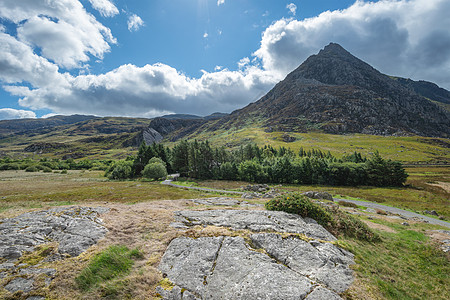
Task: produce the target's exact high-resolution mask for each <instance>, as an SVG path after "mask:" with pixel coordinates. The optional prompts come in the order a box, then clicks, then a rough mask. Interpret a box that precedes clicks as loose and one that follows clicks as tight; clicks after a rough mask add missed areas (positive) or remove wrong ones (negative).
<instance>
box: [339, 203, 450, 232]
mask: <svg viewBox="0 0 450 300" xmlns="http://www.w3.org/2000/svg"><path fill="white" fill-rule="evenodd" d="M333 200H334V201H345V202H350V203H354V204H356V205H360V206H364V207H370V208H373V209H381V210H384V211H387V212H390V213H393V214H399V215H401V216H404V217H406V218H419V219H422V220H424V221H427V222H428V223H430V224H434V225H441V226H445V227H448V228H450V223H449V222H446V221H442V220H438V219H434V218H431V217H427V216H424V215H420V214H416V213H414V212H411V211H407V210H403V209H400V208H396V207H392V206H386V205H382V204H378V203H374V202H368V201H358V200H348V199H340V198H333Z"/></svg>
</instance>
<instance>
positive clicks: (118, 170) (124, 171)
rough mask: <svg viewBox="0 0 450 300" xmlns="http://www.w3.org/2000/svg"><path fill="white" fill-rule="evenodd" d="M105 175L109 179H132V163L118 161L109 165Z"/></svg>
mask: <svg viewBox="0 0 450 300" xmlns="http://www.w3.org/2000/svg"><path fill="white" fill-rule="evenodd" d="M105 175H106V176H107V177H108V178H109V179H127V178H131V177H133V162H131V161H125V160H119V161H116V162H115V163H114V164H113V165H111V166H110V167H109V168H108V170H107V171H106V173H105Z"/></svg>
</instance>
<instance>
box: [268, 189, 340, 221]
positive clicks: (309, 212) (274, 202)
mask: <svg viewBox="0 0 450 300" xmlns="http://www.w3.org/2000/svg"><path fill="white" fill-rule="evenodd" d="M265 207H266V209H268V210H276V211H285V212H288V213H293V214H298V215H300V216H302V217H309V218H312V219H314V220H316V221H317V223H319V224H321V225H324V226H328V224H329V223H330V222H331V221H332V217H331V214H330V213H329V212H328V211H326V210H325V209H324V208H323V207H322V206H320V205H319V204H315V203H313V202H312V201H311V200H310V199H309V198H308V197H306V196H303V195H301V194H300V193H289V194H285V195H281V196H278V197H276V198H273V199H271V200H269V201H268V202H266V204H265Z"/></svg>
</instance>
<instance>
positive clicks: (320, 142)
mask: <svg viewBox="0 0 450 300" xmlns="http://www.w3.org/2000/svg"><path fill="white" fill-rule="evenodd" d="M284 134H286V133H284V132H265V131H264V129H263V128H261V127H257V126H254V125H253V126H252V127H245V128H241V129H237V130H223V129H220V130H217V131H213V132H211V131H203V132H200V133H195V135H192V136H190V137H189V138H196V139H199V140H206V139H208V140H209V141H210V142H211V143H213V144H214V145H218V146H222V145H226V146H228V147H230V146H231V147H239V146H240V145H241V144H247V143H256V144H257V145H259V146H264V145H271V146H273V147H279V146H283V147H287V148H290V149H292V150H294V151H295V152H298V150H299V149H300V147H303V149H304V150H306V151H307V150H311V149H320V150H322V151H325V152H326V151H330V152H331V154H333V155H335V156H337V157H341V156H343V155H345V154H351V153H353V152H355V151H357V152H360V153H362V154H363V155H365V156H370V155H371V154H372V153H374V152H376V151H378V152H379V153H380V154H381V156H383V157H384V158H387V159H393V160H399V161H402V162H419V161H420V162H427V161H447V162H448V161H450V151H449V149H448V148H444V147H443V146H441V145H438V144H436V143H435V142H434V140H433V139H432V138H426V137H418V136H412V137H398V136H375V135H366V134H346V135H336V134H326V133H320V132H308V133H294V132H289V133H287V134H288V135H290V136H292V137H295V138H296V140H295V141H294V142H291V143H286V142H284V141H283V138H282V136H283V135H284ZM440 140H443V141H445V142H447V143H449V142H450V140H449V139H444V138H441V139H440Z"/></svg>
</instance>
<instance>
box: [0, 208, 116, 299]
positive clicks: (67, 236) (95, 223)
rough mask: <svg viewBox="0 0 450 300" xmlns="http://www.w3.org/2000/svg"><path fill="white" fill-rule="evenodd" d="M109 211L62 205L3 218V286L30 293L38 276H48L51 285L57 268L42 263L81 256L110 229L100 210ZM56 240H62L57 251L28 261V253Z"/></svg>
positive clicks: (0, 226) (0, 245)
mask: <svg viewBox="0 0 450 300" xmlns="http://www.w3.org/2000/svg"><path fill="white" fill-rule="evenodd" d="M107 211H108V209H107V208H89V207H69V208H67V207H66V208H62V207H60V208H54V209H49V210H44V211H34V212H29V213H25V214H22V215H20V216H17V217H15V218H9V219H0V261H2V263H0V288H1V287H3V288H4V289H6V290H7V291H9V292H11V293H15V292H17V291H22V292H25V293H27V292H30V291H32V290H34V289H36V288H38V286H36V281H35V279H36V278H38V277H39V278H42V277H44V280H43V283H44V285H45V286H48V285H50V283H51V281H52V279H53V278H54V277H55V275H56V270H55V269H52V268H42V267H40V264H41V263H42V262H44V263H45V262H49V261H54V260H59V259H63V258H64V257H66V256H78V255H80V254H81V253H82V252H84V251H86V250H87V249H88V248H89V247H90V246H92V245H93V244H95V243H97V241H98V240H99V239H101V238H102V237H103V236H104V235H105V234H106V232H107V229H106V228H105V227H104V226H103V225H102V220H101V219H100V218H99V214H102V213H105V212H107ZM54 242H57V244H58V247H57V251H56V249H53V248H49V249H48V253H46V252H41V253H40V254H39V257H40V261H38V262H33V263H32V264H28V263H27V260H26V257H25V256H24V255H32V253H34V252H36V251H39V250H40V251H44V250H42V249H43V248H41V247H45V246H44V245H45V244H49V243H54ZM44 249H45V248H44ZM54 250H55V251H54ZM36 263H37V264H36ZM36 299H39V297H38V298H36Z"/></svg>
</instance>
